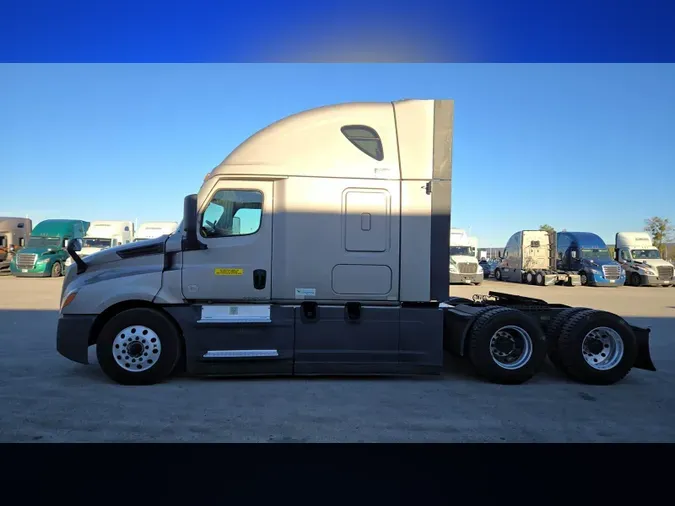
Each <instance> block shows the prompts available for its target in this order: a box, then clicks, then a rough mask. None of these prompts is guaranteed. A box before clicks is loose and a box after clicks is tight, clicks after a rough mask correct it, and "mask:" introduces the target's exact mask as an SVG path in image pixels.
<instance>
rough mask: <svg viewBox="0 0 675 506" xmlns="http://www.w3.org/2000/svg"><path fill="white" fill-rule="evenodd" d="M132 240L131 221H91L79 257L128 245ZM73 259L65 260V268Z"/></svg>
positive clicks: (132, 225)
mask: <svg viewBox="0 0 675 506" xmlns="http://www.w3.org/2000/svg"><path fill="white" fill-rule="evenodd" d="M133 240H134V222H133V221H109V220H107V221H106V220H99V221H92V222H91V223H90V225H89V229H88V230H87V233H86V235H85V236H84V239H82V251H81V253H80V256H81V257H85V256H88V255H92V254H94V253H98V252H99V251H102V250H104V249H107V248H114V247H115V246H119V245H122V244H128V243H130V242H132V241H133ZM72 263H73V259H72V258H68V259H67V260H66V267H68V266H70V265H72Z"/></svg>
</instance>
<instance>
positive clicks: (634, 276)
mask: <svg viewBox="0 0 675 506" xmlns="http://www.w3.org/2000/svg"><path fill="white" fill-rule="evenodd" d="M630 284H631V285H633V286H640V285H641V284H642V278H641V277H640V275H639V274H638V273H637V272H632V273H631V275H630Z"/></svg>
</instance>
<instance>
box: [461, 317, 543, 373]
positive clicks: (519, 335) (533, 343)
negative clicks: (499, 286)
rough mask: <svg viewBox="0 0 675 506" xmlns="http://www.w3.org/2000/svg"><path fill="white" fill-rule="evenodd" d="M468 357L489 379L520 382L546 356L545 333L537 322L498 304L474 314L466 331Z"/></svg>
mask: <svg viewBox="0 0 675 506" xmlns="http://www.w3.org/2000/svg"><path fill="white" fill-rule="evenodd" d="M467 339H468V350H467V351H468V353H467V355H468V356H469V360H470V361H471V363H472V365H473V366H474V368H475V370H476V372H477V373H478V375H479V376H481V377H483V378H485V379H486V380H488V381H490V382H492V383H500V384H503V385H516V384H521V383H524V382H526V381H528V380H529V379H531V378H532V377H533V376H534V375H535V374H536V373H537V372H538V371H539V370H540V368H541V366H542V364H543V362H544V360H545V359H546V337H545V336H544V332H543V331H542V329H541V327H540V326H539V323H538V322H537V321H536V320H534V319H533V318H532V317H530V316H529V315H527V314H525V313H523V312H522V311H518V310H517V309H513V308H507V307H498V308H494V309H493V310H491V311H487V312H486V313H485V314H482V315H479V316H477V317H476V319H475V321H474V323H473V325H472V326H471V329H470V330H469V334H468V337H467Z"/></svg>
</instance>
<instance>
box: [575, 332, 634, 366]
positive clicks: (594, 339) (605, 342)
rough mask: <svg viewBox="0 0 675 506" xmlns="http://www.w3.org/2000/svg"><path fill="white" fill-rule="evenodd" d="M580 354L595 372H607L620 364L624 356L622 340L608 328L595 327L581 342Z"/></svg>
mask: <svg viewBox="0 0 675 506" xmlns="http://www.w3.org/2000/svg"><path fill="white" fill-rule="evenodd" d="M581 352H582V353H583V355H584V360H585V361H586V363H587V364H588V365H590V366H591V367H592V368H593V369H595V370H597V371H607V370H609V369H612V368H614V367H616V366H617V365H618V363H619V362H621V359H622V358H623V354H624V346H623V339H621V336H620V335H619V333H618V332H617V331H616V330H614V329H610V328H609V327H596V328H594V329H593V330H591V331H590V332H589V333H588V334H586V336H585V337H584V340H583V341H582V342H581Z"/></svg>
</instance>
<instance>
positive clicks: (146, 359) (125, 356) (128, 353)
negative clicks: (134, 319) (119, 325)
mask: <svg viewBox="0 0 675 506" xmlns="http://www.w3.org/2000/svg"><path fill="white" fill-rule="evenodd" d="M112 353H113V357H114V358H115V362H116V363H117V365H118V366H120V367H121V368H122V369H124V370H125V371H129V372H143V371H147V370H148V369H150V368H151V367H152V366H153V365H155V364H156V363H157V361H158V360H159V356H160V354H161V353H162V343H161V342H160V341H159V337H158V336H157V334H156V333H155V332H154V331H153V330H152V329H150V328H148V327H145V326H143V325H131V326H129V327H126V328H125V329H123V330H121V331H120V332H118V333H117V335H116V336H115V339H114V340H113V346H112Z"/></svg>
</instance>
